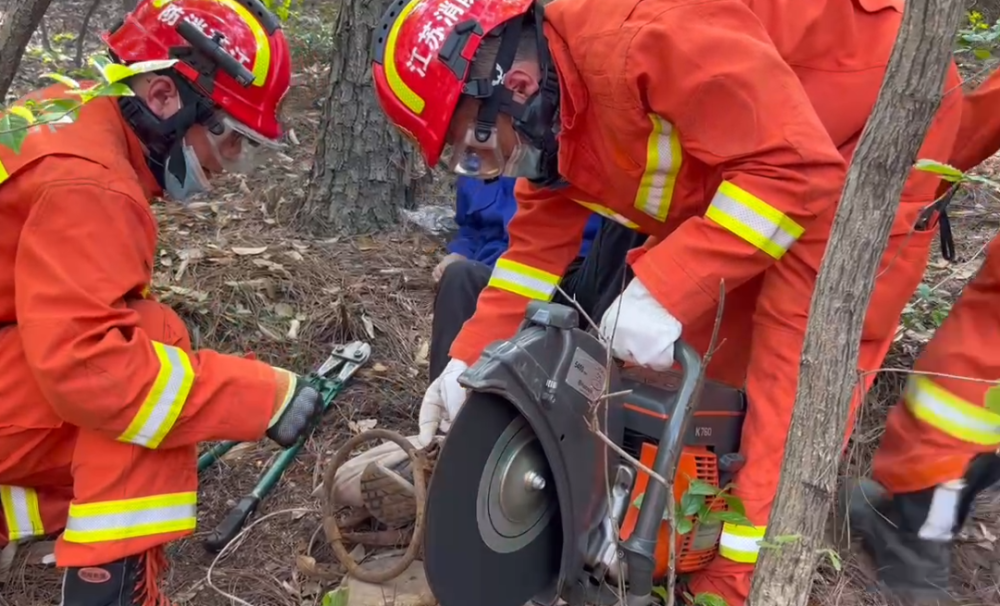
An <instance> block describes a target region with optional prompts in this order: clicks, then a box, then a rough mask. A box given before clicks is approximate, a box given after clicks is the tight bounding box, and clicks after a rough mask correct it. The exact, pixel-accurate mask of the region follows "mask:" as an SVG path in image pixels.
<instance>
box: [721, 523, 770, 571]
mask: <svg viewBox="0 0 1000 606" xmlns="http://www.w3.org/2000/svg"><path fill="white" fill-rule="evenodd" d="M766 533H767V526H737V525H736V524H729V523H726V524H723V525H722V537H721V538H720V539H719V555H720V556H722V557H724V558H726V559H727V560H732V561H734V562H739V563H741V564H756V563H757V556H758V555H759V554H760V541H762V540H763V539H764V534H766Z"/></svg>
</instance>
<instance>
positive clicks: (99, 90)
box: [80, 82, 135, 103]
mask: <svg viewBox="0 0 1000 606" xmlns="http://www.w3.org/2000/svg"><path fill="white" fill-rule="evenodd" d="M134 96H135V93H134V92H132V89H131V88H129V87H128V85H127V84H123V83H121V82H115V83H113V84H97V85H94V86H91V87H90V88H88V89H84V90H82V91H80V97H81V98H82V99H83V101H84V103H86V102H87V101H90V100H91V99H96V98H97V97H134Z"/></svg>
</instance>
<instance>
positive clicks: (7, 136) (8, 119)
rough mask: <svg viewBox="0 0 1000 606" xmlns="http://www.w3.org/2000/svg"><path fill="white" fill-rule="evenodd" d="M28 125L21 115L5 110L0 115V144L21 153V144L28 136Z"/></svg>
mask: <svg viewBox="0 0 1000 606" xmlns="http://www.w3.org/2000/svg"><path fill="white" fill-rule="evenodd" d="M30 126H31V124H30V123H29V122H28V121H27V120H25V119H24V117H23V116H19V115H17V114H15V113H12V112H10V111H8V112H6V113H5V114H4V115H3V117H0V145H2V146H4V147H6V148H8V149H11V150H13V151H14V153H15V154H18V153H21V145H23V144H24V138H25V137H27V136H28V128H29V127H30Z"/></svg>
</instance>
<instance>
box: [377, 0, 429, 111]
mask: <svg viewBox="0 0 1000 606" xmlns="http://www.w3.org/2000/svg"><path fill="white" fill-rule="evenodd" d="M420 1H421V0H410V2H409V3H407V5H406V6H404V7H403V10H401V11H399V16H398V17H396V20H395V21H393V23H392V27H391V28H389V33H388V34H387V35H386V37H385V58H384V59H383V60H382V65H383V66H384V67H385V80H386V82H388V84H389V88H390V89H391V90H392V92H393V94H395V95H396V98H397V99H399V101H400V102H401V103H402V104H403V105H405V106H406V108H407V109H408V110H410V111H411V112H413V113H414V114H416V115H418V116H419V115H420V114H422V113H423V111H424V105H425V103H424V100H423V98H421V97H420V95H418V94H417V93H416V92H414V90H413V89H412V88H410V87H409V86H407V85H406V82H403V79H402V78H400V77H399V71H398V70H397V69H396V39H397V38H398V37H399V28H401V27H402V26H403V22H404V21H406V18H407V17H409V16H410V13H411V12H413V9H415V8H416V7H417V4H419V3H420Z"/></svg>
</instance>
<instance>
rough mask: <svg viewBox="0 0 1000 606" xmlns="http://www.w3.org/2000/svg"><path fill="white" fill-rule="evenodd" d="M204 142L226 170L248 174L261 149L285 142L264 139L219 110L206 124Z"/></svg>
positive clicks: (261, 156) (271, 149) (258, 160)
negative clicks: (206, 141)
mask: <svg viewBox="0 0 1000 606" xmlns="http://www.w3.org/2000/svg"><path fill="white" fill-rule="evenodd" d="M206 129H207V131H208V142H209V144H210V147H211V148H212V154H213V155H214V156H215V159H216V161H218V163H219V165H220V166H222V169H223V170H224V171H226V172H227V173H236V174H248V173H250V172H251V171H253V169H254V168H255V167H256V166H258V165H259V164H260V163H261V161H262V159H263V156H264V155H266V154H264V153H262V152H267V151H273V150H278V149H282V148H284V147H285V144H283V143H281V142H279V141H275V140H273V139H268V138H267V137H265V136H263V135H261V134H260V133H258V132H256V131H254V130H253V129H251V128H249V127H247V126H246V125H245V124H243V123H241V122H238V121H237V120H235V119H233V118H232V117H231V116H229V115H228V114H226V113H225V112H223V111H218V112H216V114H215V119H214V120H213V121H211V122H209V123H208V124H206Z"/></svg>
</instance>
